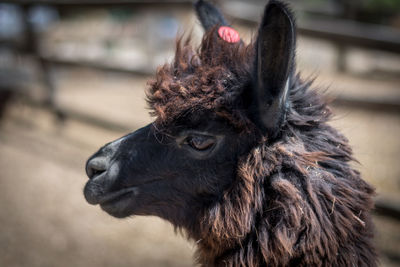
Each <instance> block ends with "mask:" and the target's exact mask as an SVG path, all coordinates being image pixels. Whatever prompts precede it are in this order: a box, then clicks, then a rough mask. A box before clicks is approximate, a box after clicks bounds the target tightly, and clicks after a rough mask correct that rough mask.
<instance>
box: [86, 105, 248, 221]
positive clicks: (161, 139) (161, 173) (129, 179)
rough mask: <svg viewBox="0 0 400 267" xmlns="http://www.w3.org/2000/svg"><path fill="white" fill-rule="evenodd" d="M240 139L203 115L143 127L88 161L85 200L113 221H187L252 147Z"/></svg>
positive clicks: (232, 130) (218, 120)
mask: <svg viewBox="0 0 400 267" xmlns="http://www.w3.org/2000/svg"><path fill="white" fill-rule="evenodd" d="M204 118H207V120H204ZM246 137H247V136H245V135H240V134H239V133H238V132H237V130H236V129H235V128H233V127H232V126H231V125H230V124H229V123H227V122H226V121H225V120H223V119H221V118H218V117H216V116H215V115H213V114H207V112H200V113H196V114H188V115H187V116H186V117H185V118H181V119H180V120H179V121H175V122H174V124H173V125H170V126H169V127H168V128H167V129H163V130H162V129H158V128H157V126H155V124H150V125H147V126H146V127H144V128H141V129H139V130H137V131H136V132H134V133H131V134H129V135H127V136H125V137H122V138H120V139H118V140H116V141H114V142H111V143H109V144H107V145H106V146H104V147H102V148H101V149H100V150H99V151H98V152H97V153H96V154H94V155H93V156H92V157H91V159H89V161H88V163H87V174H88V176H89V177H90V180H89V182H88V183H87V185H86V187H85V190H84V193H85V197H86V199H87V201H88V202H89V203H91V204H100V206H101V208H102V209H103V210H105V211H106V212H108V213H109V214H111V215H113V216H116V217H125V216H129V215H132V214H137V215H156V216H160V217H162V218H165V219H168V220H171V221H173V222H175V221H181V220H182V218H188V217H189V218H190V214H193V215H194V211H198V210H199V209H200V208H204V207H205V206H207V205H210V204H211V203H213V202H214V201H216V199H217V198H218V197H219V196H220V195H221V194H222V192H223V191H224V190H225V189H226V188H227V187H229V185H230V184H231V183H232V180H233V178H234V177H235V172H236V165H237V161H238V157H239V156H240V155H242V154H245V152H247V151H246V150H248V149H249V148H250V147H251V146H252V145H253V144H246V142H248V141H247V138H246ZM185 221H186V220H185Z"/></svg>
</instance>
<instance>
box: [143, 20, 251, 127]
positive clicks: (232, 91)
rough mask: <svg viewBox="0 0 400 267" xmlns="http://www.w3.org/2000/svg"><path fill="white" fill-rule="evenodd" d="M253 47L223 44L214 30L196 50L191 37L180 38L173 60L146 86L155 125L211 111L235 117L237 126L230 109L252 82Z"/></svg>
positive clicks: (232, 109) (232, 111) (239, 44)
mask: <svg viewBox="0 0 400 267" xmlns="http://www.w3.org/2000/svg"><path fill="white" fill-rule="evenodd" d="M252 46H253V45H252V44H250V45H244V44H243V43H242V42H240V43H228V42H225V41H224V40H222V39H221V38H220V37H218V35H217V27H214V28H213V29H211V30H210V31H208V32H207V33H206V34H205V36H204V38H203V40H202V42H201V45H200V46H199V48H197V49H194V48H193V47H192V45H191V39H190V37H189V38H188V39H186V40H185V41H183V40H182V38H179V39H178V40H177V45H176V53H175V59H174V61H173V62H172V63H167V64H165V65H164V66H161V67H159V68H158V70H157V74H156V77H155V78H154V79H153V80H152V81H150V82H149V83H148V84H149V89H148V90H147V102H148V104H149V106H150V109H151V112H150V114H151V115H152V116H155V117H156V123H158V124H162V125H165V124H168V123H169V122H171V121H173V120H174V119H176V118H177V117H179V116H181V115H182V114H184V113H188V112H195V111H199V110H212V111H215V112H217V113H221V114H224V116H225V117H235V119H234V120H232V121H234V122H235V124H238V123H239V122H238V121H237V119H238V118H237V117H238V114H234V113H237V112H238V109H237V106H236V108H235V109H234V108H233V106H234V104H235V100H236V99H237V96H238V95H239V94H241V92H242V91H243V87H244V86H245V85H246V84H248V83H249V82H250V79H251V74H250V73H251V66H252V56H251V53H252V50H253V49H252ZM240 117H243V116H240ZM228 119H229V118H228Z"/></svg>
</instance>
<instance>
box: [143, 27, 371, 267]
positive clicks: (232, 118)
mask: <svg viewBox="0 0 400 267" xmlns="http://www.w3.org/2000/svg"><path fill="white" fill-rule="evenodd" d="M200 47H201V48H200V50H198V51H195V50H193V49H192V48H191V45H190V43H189V42H185V43H183V44H182V42H181V41H179V42H178V45H177V51H176V57H175V60H174V62H173V64H170V65H168V64H166V65H164V66H163V67H161V68H160V69H159V70H158V72H157V76H156V79H155V80H154V81H152V82H151V83H150V89H149V91H148V102H149V104H150V106H151V108H152V109H153V115H155V116H157V120H156V122H157V123H158V124H159V125H168V123H169V122H170V121H173V120H175V119H176V118H177V117H179V116H182V114H183V113H185V112H188V111H190V112H193V111H196V110H204V109H206V110H212V111H213V112H215V113H217V114H219V116H221V117H223V118H225V119H227V120H228V121H229V122H230V123H232V124H233V125H234V126H235V127H236V128H238V129H240V130H241V131H244V132H249V131H250V132H256V131H257V130H256V127H255V126H254V125H253V124H252V123H251V122H250V121H249V120H248V119H247V116H246V114H245V109H244V107H243V106H242V105H243V103H238V102H235V99H236V97H237V96H238V95H240V94H242V93H243V92H242V89H241V88H245V87H246V84H248V83H249V77H250V76H251V75H250V74H251V72H252V71H253V70H252V66H253V62H252V51H253V44H250V45H248V46H246V45H243V44H242V43H238V44H233V45H232V44H228V43H225V42H223V41H221V40H219V39H218V37H216V34H215V31H210V32H209V33H208V34H207V35H206V36H205V38H204V39H203V41H202V44H201V46H200ZM310 86H311V82H307V81H303V80H301V79H300V78H299V76H298V75H297V76H293V77H292V83H291V87H290V96H289V100H290V103H291V106H290V109H289V111H288V114H287V120H286V123H285V124H284V126H283V129H282V136H281V137H280V138H279V140H278V141H276V142H274V143H272V144H271V143H269V142H268V137H266V136H263V137H262V138H261V139H260V142H259V144H258V145H257V146H255V147H254V148H253V149H252V151H251V152H250V153H249V154H248V155H247V156H244V157H242V158H241V159H240V162H239V166H238V172H237V177H236V179H235V181H234V183H233V184H232V185H231V186H230V187H229V189H228V190H226V191H225V193H224V195H223V196H222V197H221V199H220V200H219V201H218V202H217V203H216V204H214V205H213V206H212V207H210V208H209V209H208V210H206V211H205V212H204V213H203V214H202V216H201V218H200V220H199V225H198V227H197V228H196V227H195V228H194V229H191V230H189V231H188V235H189V237H191V238H193V239H196V240H197V244H198V250H197V261H198V262H199V263H201V264H202V265H203V266H261V265H268V266H375V265H376V253H375V250H374V248H373V245H372V243H371V242H372V241H371V240H372V233H373V229H372V223H371V218H370V215H369V212H370V210H371V209H372V208H373V201H372V197H373V195H374V189H373V188H372V187H371V186H370V185H368V184H367V183H366V182H364V181H363V180H362V179H361V178H360V174H359V173H358V172H357V171H355V170H354V169H352V167H351V166H350V161H352V159H353V158H352V151H351V148H350V147H349V145H348V141H347V139H346V138H345V137H344V136H343V135H341V134H340V133H338V131H337V130H335V129H334V128H332V127H331V126H329V125H328V124H327V122H328V121H329V119H330V115H331V112H330V110H329V108H328V107H327V103H326V102H325V101H324V99H323V97H321V96H320V94H319V93H317V92H316V91H314V90H310V89H309V87H310Z"/></svg>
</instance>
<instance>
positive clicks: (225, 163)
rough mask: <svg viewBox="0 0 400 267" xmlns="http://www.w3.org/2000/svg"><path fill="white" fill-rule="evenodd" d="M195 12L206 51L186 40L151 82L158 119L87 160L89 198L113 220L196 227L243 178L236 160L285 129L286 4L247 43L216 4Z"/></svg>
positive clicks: (274, 4) (273, 7)
mask: <svg viewBox="0 0 400 267" xmlns="http://www.w3.org/2000/svg"><path fill="white" fill-rule="evenodd" d="M196 11H197V15H198V17H199V19H200V21H201V23H202V25H203V26H204V28H205V30H206V32H205V35H204V37H203V40H202V42H201V45H200V47H199V48H198V49H193V48H192V47H191V46H190V44H189V41H182V40H180V41H178V44H177V49H176V55H175V59H174V61H173V62H172V63H171V64H166V65H164V66H162V67H160V68H159V69H158V71H157V74H156V77H155V78H154V80H153V81H151V82H150V83H149V90H148V103H149V105H150V107H151V109H152V115H154V116H155V121H154V122H153V123H151V124H149V125H147V126H145V127H143V128H141V129H139V130H137V131H135V132H133V133H131V134H128V135H126V136H124V137H122V138H120V139H118V140H116V141H113V142H111V143H109V144H106V145H105V146H104V147H102V148H101V149H100V150H99V151H98V152H97V153H95V154H94V155H93V156H92V157H91V158H90V159H89V160H88V162H87V166H86V170H87V174H88V176H89V178H90V180H89V181H88V182H87V184H86V186H85V189H84V195H85V197H86V199H87V201H88V202H89V203H91V204H100V206H101V208H102V209H103V210H105V211H106V212H108V213H109V214H111V215H113V216H116V217H126V216H130V215H156V216H160V217H162V218H165V219H167V220H169V221H171V222H172V223H173V224H174V225H176V226H178V227H185V228H189V229H190V228H192V227H194V224H195V223H196V220H198V219H199V216H201V214H202V213H203V212H204V210H205V209H207V208H208V207H211V206H212V205H213V203H214V202H216V201H218V200H219V199H221V197H222V196H223V194H224V192H226V191H227V190H229V188H230V186H231V184H232V183H233V181H234V180H235V179H237V172H238V162H239V161H240V160H241V159H242V158H245V157H246V156H247V155H248V153H249V151H250V150H251V149H252V148H254V147H256V146H257V145H258V144H260V143H271V144H272V143H274V142H276V141H277V140H279V138H280V136H281V130H282V129H283V128H284V127H285V121H286V120H285V116H286V112H287V110H288V109H289V108H290V105H289V101H288V97H287V95H288V91H289V88H290V86H289V84H290V83H291V78H292V73H293V71H294V70H293V69H294V47H295V26H294V20H293V17H292V15H291V13H290V12H289V10H288V9H287V7H286V6H285V5H284V4H282V3H281V2H278V1H270V2H269V4H268V5H267V6H266V8H265V12H264V16H263V19H262V22H261V24H260V27H259V31H258V36H257V39H256V41H255V42H254V43H252V44H249V45H246V44H244V42H243V41H242V40H239V39H238V38H237V36H236V35H235V34H236V32H235V31H234V30H232V29H231V28H230V27H228V25H227V22H226V21H225V19H224V18H223V16H222V15H221V13H220V12H219V11H218V10H217V9H216V8H215V7H213V6H212V5H210V4H209V3H206V2H203V1H199V2H198V3H197V4H196ZM221 27H225V28H221ZM224 30H225V31H227V32H224ZM232 34H233V35H232Z"/></svg>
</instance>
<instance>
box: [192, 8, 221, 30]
mask: <svg viewBox="0 0 400 267" xmlns="http://www.w3.org/2000/svg"><path fill="white" fill-rule="evenodd" d="M195 9H196V14H197V17H198V18H199V20H200V22H201V25H203V28H204V29H205V30H206V31H207V30H209V29H211V28H212V27H214V26H216V25H219V26H228V23H227V22H226V20H225V18H224V16H223V15H222V13H221V12H220V11H219V10H218V9H217V8H216V7H215V6H213V5H212V4H210V3H208V2H205V1H203V0H199V1H197V2H196V3H195Z"/></svg>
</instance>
